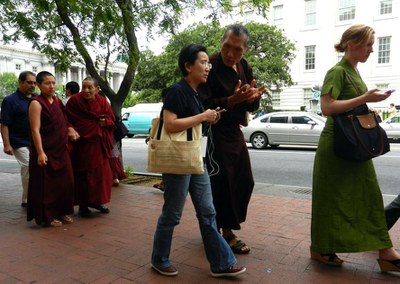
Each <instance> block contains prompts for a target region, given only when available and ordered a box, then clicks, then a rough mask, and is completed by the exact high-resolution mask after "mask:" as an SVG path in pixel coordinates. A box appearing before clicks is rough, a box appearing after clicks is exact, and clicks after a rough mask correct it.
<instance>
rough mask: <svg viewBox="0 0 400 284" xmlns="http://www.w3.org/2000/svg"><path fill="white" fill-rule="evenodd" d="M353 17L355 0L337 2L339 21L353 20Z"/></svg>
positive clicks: (354, 14) (354, 15)
mask: <svg viewBox="0 0 400 284" xmlns="http://www.w3.org/2000/svg"><path fill="white" fill-rule="evenodd" d="M355 17H356V4H355V0H339V21H348V20H353V19H354V18H355Z"/></svg>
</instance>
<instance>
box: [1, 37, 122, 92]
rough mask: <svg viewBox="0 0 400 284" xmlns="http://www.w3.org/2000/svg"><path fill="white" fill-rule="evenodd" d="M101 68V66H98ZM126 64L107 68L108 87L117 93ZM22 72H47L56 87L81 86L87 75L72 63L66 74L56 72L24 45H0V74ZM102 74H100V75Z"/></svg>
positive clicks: (43, 56)
mask: <svg viewBox="0 0 400 284" xmlns="http://www.w3.org/2000/svg"><path fill="white" fill-rule="evenodd" d="M100 67H102V66H100ZM126 68H127V67H126V64H124V63H120V62H117V63H113V64H111V65H110V67H109V79H108V80H109V84H110V87H111V88H112V89H113V90H114V91H115V92H117V91H118V89H119V87H120V85H121V82H122V79H123V77H124V75H125V72H126ZM22 71H32V72H34V73H36V74H37V73H39V72H41V71H48V72H50V73H52V74H54V75H55V76H56V81H57V85H59V84H62V85H65V84H66V83H68V82H69V81H76V82H77V83H79V85H81V83H82V80H83V79H84V78H85V77H87V76H88V75H89V74H88V73H87V71H86V67H85V66H84V65H83V64H80V63H73V64H72V66H71V68H70V69H69V70H68V71H67V72H63V73H60V72H57V71H56V69H55V67H54V65H53V64H52V63H50V61H49V60H48V58H47V57H46V56H45V55H43V54H41V53H39V52H37V51H34V50H31V49H28V48H26V47H25V46H24V45H19V44H15V45H0V74H2V73H6V72H10V73H14V74H15V75H16V76H17V77H18V76H19V73H21V72H22ZM102 72H103V71H101V72H100V74H101V75H102Z"/></svg>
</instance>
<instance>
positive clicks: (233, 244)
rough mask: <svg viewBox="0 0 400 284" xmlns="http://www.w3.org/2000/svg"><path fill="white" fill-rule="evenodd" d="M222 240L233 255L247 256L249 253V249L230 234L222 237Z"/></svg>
mask: <svg viewBox="0 0 400 284" xmlns="http://www.w3.org/2000/svg"><path fill="white" fill-rule="evenodd" d="M224 239H225V241H226V242H227V243H228V245H229V246H230V248H231V249H232V251H233V252H234V253H237V254H248V253H249V252H250V248H249V247H248V246H247V245H246V243H245V242H243V241H242V240H239V239H238V238H237V237H236V235H235V234H230V235H228V236H226V237H224Z"/></svg>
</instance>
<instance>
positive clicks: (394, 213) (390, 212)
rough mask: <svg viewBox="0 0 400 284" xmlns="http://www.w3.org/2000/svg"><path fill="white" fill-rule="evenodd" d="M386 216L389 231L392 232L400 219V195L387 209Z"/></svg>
mask: <svg viewBox="0 0 400 284" xmlns="http://www.w3.org/2000/svg"><path fill="white" fill-rule="evenodd" d="M385 214H386V224H387V227H388V230H390V229H391V228H392V227H393V225H394V224H395V223H396V222H397V220H398V219H399V218H400V194H399V195H398V196H397V197H396V198H395V199H394V200H393V201H392V202H391V203H390V204H388V205H387V206H386V207H385Z"/></svg>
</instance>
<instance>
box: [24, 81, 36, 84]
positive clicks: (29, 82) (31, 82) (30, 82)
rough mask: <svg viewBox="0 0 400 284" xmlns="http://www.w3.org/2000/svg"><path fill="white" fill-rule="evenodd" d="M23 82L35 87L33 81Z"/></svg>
mask: <svg viewBox="0 0 400 284" xmlns="http://www.w3.org/2000/svg"><path fill="white" fill-rule="evenodd" d="M25 82H27V83H28V84H29V85H36V82H35V81H25Z"/></svg>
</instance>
